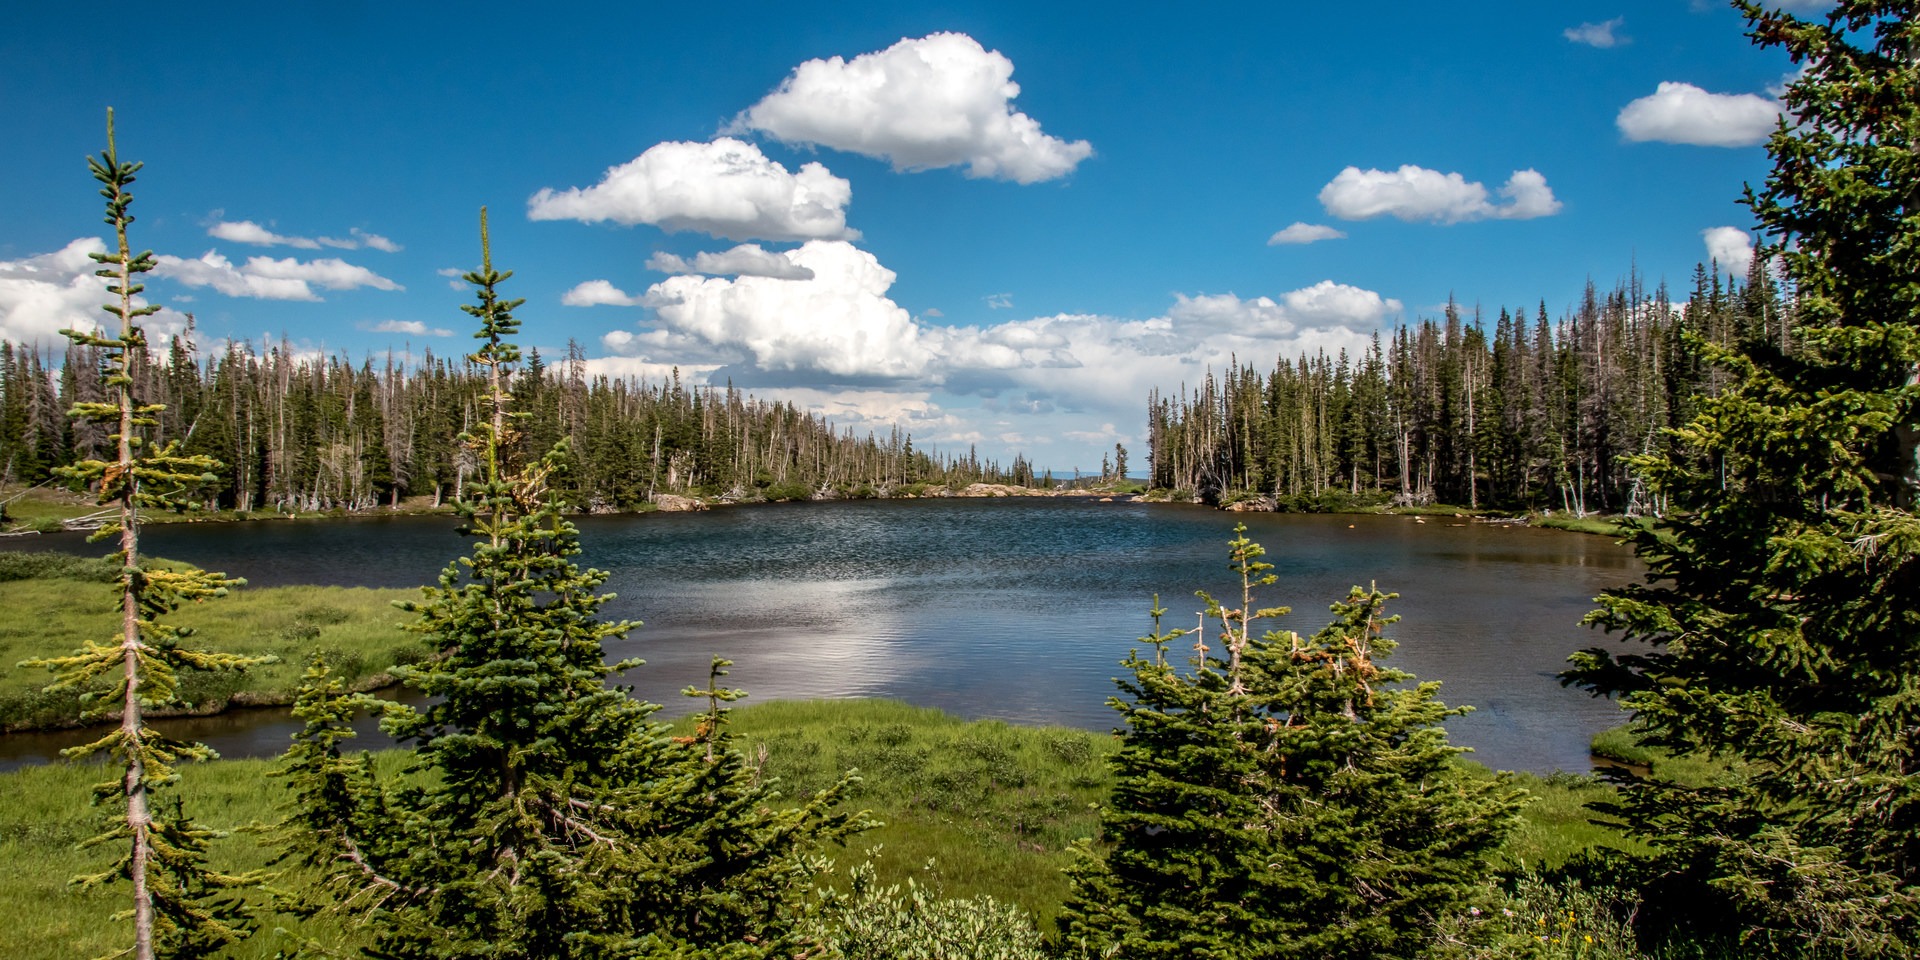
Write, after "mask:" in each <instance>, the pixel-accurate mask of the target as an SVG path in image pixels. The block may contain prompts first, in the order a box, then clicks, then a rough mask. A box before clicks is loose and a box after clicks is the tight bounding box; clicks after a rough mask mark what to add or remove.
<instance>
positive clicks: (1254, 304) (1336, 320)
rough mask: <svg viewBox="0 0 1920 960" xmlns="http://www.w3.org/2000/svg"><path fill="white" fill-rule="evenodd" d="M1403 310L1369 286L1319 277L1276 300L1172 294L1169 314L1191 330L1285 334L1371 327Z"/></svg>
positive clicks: (1269, 335)
mask: <svg viewBox="0 0 1920 960" xmlns="http://www.w3.org/2000/svg"><path fill="white" fill-rule="evenodd" d="M1401 309H1402V304H1401V303H1400V301H1398V300H1394V299H1390V298H1382V297H1381V296H1380V295H1379V294H1377V293H1375V292H1373V291H1372V290H1363V289H1361V288H1359V287H1353V286H1348V285H1347V284H1344V283H1334V282H1333V281H1332V280H1322V281H1320V282H1319V283H1316V284H1314V285H1313V286H1311V287H1306V288H1303V289H1300V290H1294V291H1292V292H1290V293H1285V294H1282V295H1281V297H1280V299H1279V300H1274V299H1273V298H1271V297H1255V298H1253V299H1251V300H1242V299H1240V298H1239V297H1236V296H1234V295H1233V294H1231V293H1219V294H1199V295H1196V296H1192V297H1189V296H1187V295H1186V294H1175V295H1174V303H1173V307H1172V308H1171V309H1169V310H1168V311H1167V316H1168V318H1169V319H1171V320H1172V321H1173V322H1174V324H1175V325H1176V327H1177V328H1179V329H1182V330H1185V331H1187V332H1190V333H1200V334H1202V335H1206V334H1212V333H1229V334H1234V335H1237V336H1242V337H1285V336H1290V335H1292V334H1294V333H1295V332H1297V331H1298V330H1300V329H1301V328H1303V327H1305V328H1313V329H1319V328H1327V327H1336V326H1340V327H1353V328H1358V329H1367V330H1371V329H1373V328H1375V327H1378V326H1379V325H1380V324H1381V322H1382V321H1384V320H1385V319H1386V318H1387V317H1388V315H1390V314H1395V313H1399V312H1400V310H1401Z"/></svg>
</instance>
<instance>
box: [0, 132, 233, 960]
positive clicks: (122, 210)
mask: <svg viewBox="0 0 1920 960" xmlns="http://www.w3.org/2000/svg"><path fill="white" fill-rule="evenodd" d="M87 164H88V166H89V167H90V168H91V170H92V172H93V177H94V179H95V180H98V181H99V182H100V184H101V187H102V189H101V191H100V194H101V196H104V197H105V198H106V200H107V215H106V223H107V225H108V226H110V227H112V228H113V231H114V241H115V247H114V251H113V252H111V253H96V254H93V255H92V256H93V259H94V260H96V261H98V262H99V263H100V265H101V269H100V270H98V271H96V273H97V274H98V275H99V276H102V277H105V278H106V279H107V293H108V294H110V295H112V296H113V297H114V298H115V300H114V301H113V302H111V303H108V304H106V305H105V306H104V307H103V309H105V310H106V311H107V313H108V314H110V315H112V316H113V317H114V318H115V319H117V320H118V321H119V329H118V330H117V332H116V333H114V334H113V335H111V336H109V335H107V334H105V333H103V332H99V331H95V332H83V331H79V330H63V331H61V332H62V333H64V334H66V335H67V337H68V338H69V339H71V340H72V341H73V342H74V343H75V344H78V345H80V346H84V347H91V348H96V349H98V350H99V351H100V352H101V354H102V355H103V356H104V357H105V358H106V370H107V373H106V377H105V381H104V383H105V387H106V392H107V398H106V399H105V400H104V401H85V402H79V403H76V404H75V405H74V407H73V411H72V415H73V416H74V417H75V418H77V419H80V420H84V421H86V422H89V423H93V424H100V425H103V426H104V427H106V429H107V430H108V432H109V435H108V441H109V442H110V443H111V444H112V445H113V448H114V451H115V457H114V459H112V460H91V459H90V460H83V461H81V462H79V463H76V464H74V465H72V466H71V467H67V468H63V469H62V471H61V472H62V473H63V475H65V476H66V477H68V478H69V479H71V480H74V481H76V482H83V483H86V484H88V485H90V486H92V487H93V488H94V489H95V490H96V491H97V493H98V495H99V500H98V502H99V503H100V505H101V506H104V507H110V508H112V509H113V510H114V514H113V519H112V520H110V521H109V522H108V523H106V524H105V525H104V526H102V527H101V529H100V531H99V533H97V534H96V535H95V539H106V538H111V537H118V539H119V549H118V550H116V551H114V552H113V553H112V554H110V555H109V556H110V558H111V559H112V560H114V561H116V562H118V563H119V564H120V567H121V574H120V579H119V581H118V584H117V587H116V590H117V594H118V596H117V598H116V599H117V602H116V606H118V607H119V610H120V630H119V633H118V635H117V636H116V637H114V638H113V639H112V640H110V641H108V642H104V643H89V644H87V646H86V648H85V649H83V650H80V651H77V652H75V653H73V654H71V655H69V656H65V657H50V658H47V659H44V660H29V661H27V662H26V663H25V664H24V666H39V667H45V668H48V669H50V670H53V671H54V672H55V673H56V674H57V675H58V679H57V680H55V681H54V683H53V684H52V685H51V686H49V687H48V688H47V689H48V690H56V689H64V688H69V687H77V688H81V689H87V690H89V692H88V693H87V695H86V699H87V700H88V701H91V702H96V703H98V705H99V706H98V707H97V709H95V710H94V711H93V713H92V716H103V715H108V714H111V713H113V712H115V711H118V712H119V714H120V723H119V725H118V726H117V727H115V728H114V730H113V732H111V733H109V734H107V735H106V736H104V737H101V738H100V739H98V740H95V741H93V742H92V743H88V744H85V745H82V746H78V747H73V748H71V749H69V750H66V751H64V755H65V756H67V757H69V758H71V759H79V758H85V757H94V756H99V755H102V754H105V755H106V756H108V757H110V758H112V759H113V761H114V765H115V767H116V769H118V770H119V771H120V772H121V776H120V777H118V778H117V779H115V780H110V781H107V782H105V783H101V784H98V785H96V786H95V787H94V801H95V803H96V804H101V805H107V804H111V805H113V806H114V807H115V808H117V810H118V811H119V812H115V813H112V814H109V815H108V827H107V830H106V831H105V832H104V833H101V834H99V835H97V836H95V837H93V838H91V839H89V840H88V841H86V845H87V846H109V847H111V846H116V845H117V846H120V847H121V849H122V850H123V851H124V852H123V853H122V854H121V856H120V857H119V858H118V859H117V860H116V861H115V863H114V864H113V866H112V867H111V868H109V869H107V870H105V871H102V872H100V873H97V874H94V875H91V876H86V877H82V878H79V882H81V883H83V884H84V885H87V886H97V885H100V884H105V883H109V882H112V881H114V880H126V881H127V882H128V883H129V884H130V885H131V886H132V888H133V889H132V896H133V905H132V910H131V911H129V912H130V914H131V916H132V920H133V930H132V934H133V946H132V948H131V951H130V952H131V953H132V954H133V956H134V957H135V958H136V960H152V958H153V957H156V956H161V957H200V956H207V955H210V954H212V953H213V952H215V951H217V950H219V949H220V948H221V947H222V946H223V945H225V944H226V943H229V942H231V941H234V940H239V939H242V938H244V937H245V936H246V935H247V934H248V932H249V931H250V929H251V928H250V924H249V919H248V917H247V914H246V912H245V911H244V910H243V909H242V906H241V904H240V903H239V902H238V900H237V899H236V898H235V897H234V896H233V891H234V890H235V889H236V888H238V887H243V886H247V885H250V884H253V883H255V882H257V879H258V878H256V877H253V876H236V875H231V874H224V873H220V872H218V871H215V870H213V869H211V868H209V867H208V866H207V862H206V859H207V858H206V853H207V844H208V841H209V840H211V839H213V838H214V837H215V836H216V834H214V832H213V831H211V830H208V829H206V828H205V827H202V826H200V825H199V824H196V823H195V822H194V821H193V820H192V819H190V818H188V817H187V816H186V815H185V813H184V812H183V811H182V809H181V805H180V803H179V801H178V798H177V797H176V798H173V802H172V803H170V804H162V803H160V802H157V798H156V796H155V793H156V791H159V790H161V789H164V788H166V787H168V786H170V785H172V784H173V783H174V782H175V781H176V780H177V779H178V775H177V774H176V773H175V772H174V764H176V763H178V762H180V761H183V760H205V759H208V758H211V757H212V756H214V753H213V750H212V748H210V747H207V746H206V745H204V744H198V743H182V742H179V741H176V740H171V739H169V738H167V737H164V736H162V735H160V733H159V732H157V731H155V730H154V729H153V728H152V727H150V726H148V725H147V724H146V722H145V717H144V711H145V710H146V709H147V708H149V707H155V706H166V705H172V704H174V703H176V702H178V699H179V689H180V684H179V679H178V671H180V670H183V669H189V670H231V669H241V668H244V667H246V666H249V665H251V664H255V663H259V662H261V661H260V659H258V658H247V657H240V656H235V655H232V654H224V653H216V652H211V651H206V650H194V649H191V648H188V647H186V646H183V645H182V642H183V641H184V640H186V639H187V638H188V637H189V636H190V634H191V631H189V630H186V629H183V628H180V627H176V626H173V625H171V624H168V623H166V622H165V621H164V620H162V619H161V618H162V617H165V616H166V615H167V614H169V613H172V612H173V611H175V610H176V609H178V608H179V607H180V605H181V604H183V603H190V602H198V601H201V600H207V599H211V598H214V597H220V596H224V595H225V594H226V592H227V589H228V588H229V587H232V586H235V585H237V584H239V583H241V582H242V581H240V580H236V579H231V578H229V577H227V576H225V575H224V574H218V573H210V572H208V571H205V570H199V569H195V568H192V567H182V566H180V565H177V564H173V565H167V566H156V565H154V564H153V563H152V561H150V560H148V559H147V558H144V557H142V556H141V555H140V510H141V509H143V508H145V509H153V508H161V509H173V510H185V509H188V507H189V506H190V500H189V496H188V495H189V494H190V493H191V492H192V491H193V490H195V489H197V488H199V487H201V486H203V485H205V484H208V483H211V482H213V479H214V478H213V476H212V475H211V471H212V470H213V469H215V468H216V467H217V466H218V464H217V463H216V462H214V461H213V460H211V459H209V458H207V457H197V456H186V455H182V454H181V453H180V452H179V449H178V444H177V443H170V444H167V445H165V446H161V447H158V448H155V447H154V446H153V445H152V444H150V443H149V442H148V439H147V433H148V431H149V430H150V429H151V428H153V427H154V426H155V425H156V424H157V417H158V415H159V414H160V413H161V412H162V410H163V409H164V408H163V407H162V406H160V405H159V404H153V403H146V402H143V400H142V398H140V397H138V396H136V395H135V389H134V387H135V379H136V376H135V375H136V372H137V371H138V370H139V369H140V367H141V364H142V354H143V353H144V352H145V350H146V347H147V339H146V333H145V332H144V331H143V330H142V329H141V327H140V324H139V320H140V318H142V317H146V316H151V315H152V314H154V313H157V312H158V311H159V309H160V308H159V307H158V306H154V305H141V304H140V301H139V295H140V293H141V291H142V290H143V289H144V288H143V287H142V286H141V285H140V284H139V283H137V282H136V278H137V277H138V275H139V274H142V273H145V272H147V271H149V270H152V269H153V266H154V259H153V254H152V253H151V252H143V253H138V254H136V253H134V252H133V248H132V247H131V246H130V245H129V244H128V241H127V227H128V226H129V225H130V224H132V223H133V220H134V218H133V215H132V214H131V213H129V212H128V208H129V206H130V205H131V204H132V202H133V194H132V193H131V192H129V190H128V188H129V187H130V186H132V185H133V182H134V174H135V173H137V172H139V170H140V167H141V164H138V163H126V162H122V161H121V160H120V155H119V151H118V149H117V147H116V146H115V143H114V132H113V111H112V110H108V111H107V149H106V150H105V152H103V153H102V154H101V155H100V156H99V157H97V158H93V157H90V158H88V160H87ZM103 678H109V679H108V680H107V682H108V683H109V684H110V685H109V687H108V688H107V689H106V690H104V691H95V690H93V689H92V688H94V687H95V685H96V683H97V682H98V681H100V680H101V679H103Z"/></svg>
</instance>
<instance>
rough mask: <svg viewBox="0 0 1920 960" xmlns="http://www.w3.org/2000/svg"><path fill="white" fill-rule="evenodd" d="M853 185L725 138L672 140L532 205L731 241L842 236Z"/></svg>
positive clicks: (848, 234) (847, 235)
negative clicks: (595, 180) (788, 164)
mask: <svg viewBox="0 0 1920 960" xmlns="http://www.w3.org/2000/svg"><path fill="white" fill-rule="evenodd" d="M852 199H853V186H852V185H851V184H849V183H848V182H847V181H846V180H843V179H841V178H839V177H836V176H834V175H833V174H832V173H831V172H830V171H828V170H827V168H826V167H824V166H822V165H821V164H818V163H808V164H805V165H803V166H801V168H800V170H799V172H797V173H790V172H788V170H787V168H786V167H784V166H781V165H780V164H779V163H776V162H775V161H773V160H769V159H767V156H766V155H765V154H763V153H761V152H760V148H759V147H756V146H754V145H753V144H750V143H746V142H744V141H741V140H736V139H734V138H732V137H721V138H720V139H718V140H714V141H713V142H711V143H691V142H684V141H671V142H667V143H660V144H655V145H654V146H652V147H650V148H648V149H647V151H646V152H645V153H642V154H641V155H640V156H638V157H635V158H634V159H632V160H630V161H628V162H626V163H623V164H621V165H619V166H617V167H612V168H610V169H608V170H607V172H606V174H605V175H604V176H602V177H601V178H600V182H599V183H598V184H595V185H594V186H591V187H585V188H581V187H574V188H571V189H568V190H564V191H556V190H553V189H552V188H543V189H541V191H540V192H539V193H536V194H534V195H533V197H532V199H530V200H528V201H527V216H528V217H529V218H531V219H534V220H579V221H581V222H583V223H597V222H600V221H603V220H611V221H613V222H614V223H619V224H623V225H626V226H633V225H634V224H639V223H645V224H651V225H653V226H657V227H660V228H661V229H663V230H666V231H668V232H674V231H680V230H691V231H696V232H699V233H705V234H709V235H711V236H715V237H723V238H725V239H729V240H748V239H761V240H809V239H843V240H850V239H854V238H856V237H858V236H859V232H858V231H856V230H850V229H848V228H847V204H848V203H849V202H851V201H852Z"/></svg>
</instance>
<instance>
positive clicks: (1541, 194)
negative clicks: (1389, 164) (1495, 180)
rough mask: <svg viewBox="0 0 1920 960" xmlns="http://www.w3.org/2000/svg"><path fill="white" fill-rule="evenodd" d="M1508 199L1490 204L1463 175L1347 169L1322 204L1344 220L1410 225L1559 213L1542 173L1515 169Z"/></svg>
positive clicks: (1481, 188)
mask: <svg viewBox="0 0 1920 960" xmlns="http://www.w3.org/2000/svg"><path fill="white" fill-rule="evenodd" d="M1499 193H1500V196H1501V197H1503V198H1505V199H1506V200H1507V202H1506V203H1504V204H1496V203H1494V202H1492V200H1491V199H1489V196H1488V193H1487V188H1486V185H1485V184H1482V183H1479V182H1477V181H1470V180H1468V179H1466V178H1465V177H1463V176H1461V175H1460V174H1458V173H1441V172H1440V171H1438V170H1429V169H1427V168H1425V167H1418V166H1414V165H1413V164H1406V165H1404V166H1402V167H1401V168H1400V169H1398V170H1362V169H1360V168H1359V167H1348V168H1346V169H1345V170H1342V171H1340V173H1339V175H1337V176H1335V177H1334V178H1333V180H1332V181H1330V182H1329V183H1328V184H1327V185H1326V186H1325V187H1322V188H1321V189H1320V204H1321V206H1323V207H1325V208H1326V210H1327V213H1329V214H1331V215H1333V216H1336V217H1339V218H1340V219H1342V220H1367V219H1371V218H1373V217H1378V216H1391V217H1396V218H1398V219H1401V220H1406V221H1430V222H1433V223H1460V222H1463V221H1467V220H1490V219H1491V220H1531V219H1533V218H1535V217H1547V216H1552V215H1553V214H1556V213H1559V212H1560V201H1558V200H1556V199H1554V196H1553V190H1552V188H1550V187H1548V186H1547V178H1546V177H1544V176H1542V175H1541V174H1540V172H1539V171H1537V170H1531V169H1529V170H1516V171H1514V173H1513V175H1512V176H1511V177H1509V178H1507V182H1506V184H1505V185H1504V186H1502V187H1501V188H1500V191H1499Z"/></svg>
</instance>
